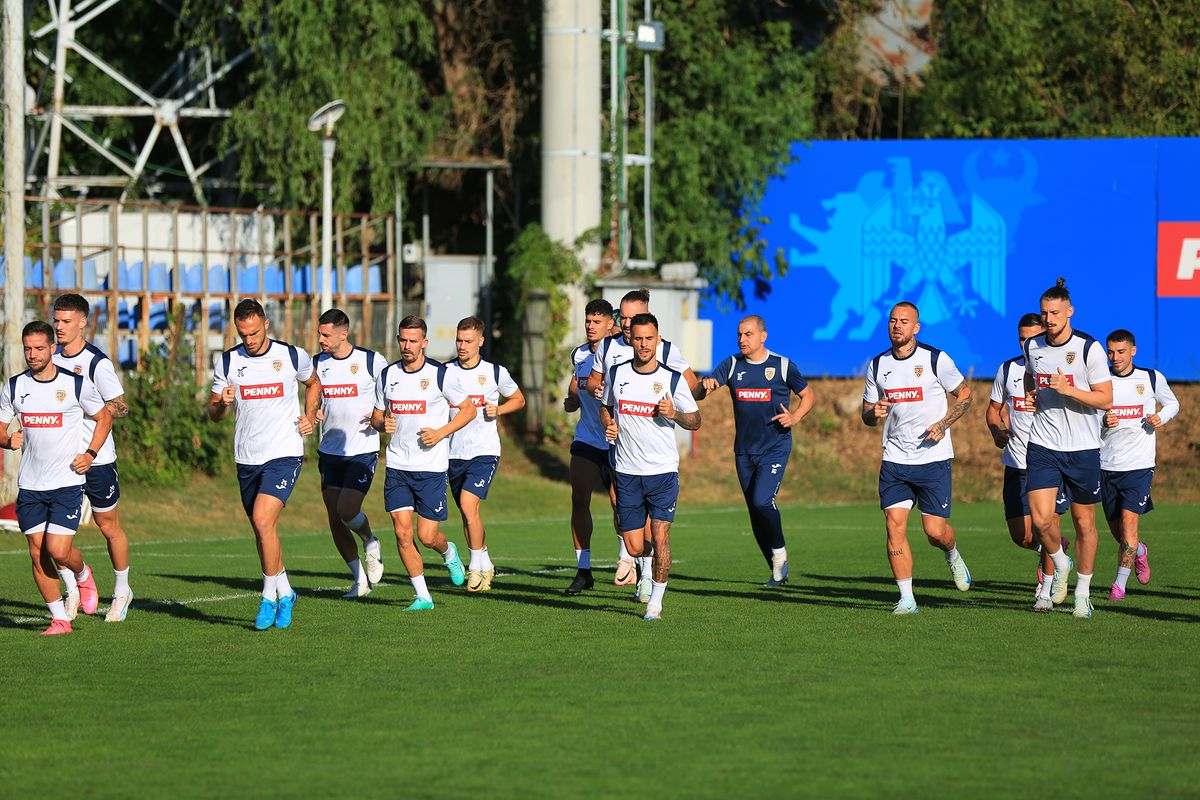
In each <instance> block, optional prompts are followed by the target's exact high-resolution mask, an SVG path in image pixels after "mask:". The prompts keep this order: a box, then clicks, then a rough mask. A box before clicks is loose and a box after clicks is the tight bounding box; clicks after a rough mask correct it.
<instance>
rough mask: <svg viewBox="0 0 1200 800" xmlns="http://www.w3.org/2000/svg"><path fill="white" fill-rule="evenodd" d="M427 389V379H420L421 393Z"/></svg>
mask: <svg viewBox="0 0 1200 800" xmlns="http://www.w3.org/2000/svg"><path fill="white" fill-rule="evenodd" d="M428 388H429V379H428V378H424V379H422V380H421V391H422V392H423V391H425V390H426V389H428Z"/></svg>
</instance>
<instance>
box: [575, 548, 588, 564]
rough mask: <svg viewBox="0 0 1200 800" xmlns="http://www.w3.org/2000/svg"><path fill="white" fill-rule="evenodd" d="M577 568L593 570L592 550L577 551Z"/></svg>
mask: <svg viewBox="0 0 1200 800" xmlns="http://www.w3.org/2000/svg"><path fill="white" fill-rule="evenodd" d="M575 566H576V568H578V569H591V568H592V551H591V550H590V549H589V550H576V551H575Z"/></svg>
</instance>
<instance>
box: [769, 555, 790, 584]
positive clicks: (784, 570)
mask: <svg viewBox="0 0 1200 800" xmlns="http://www.w3.org/2000/svg"><path fill="white" fill-rule="evenodd" d="M787 581H788V562H787V556H786V555H784V554H783V553H780V554H779V555H773V556H771V579H770V580H769V581H767V586H783V585H784V584H785V583H787Z"/></svg>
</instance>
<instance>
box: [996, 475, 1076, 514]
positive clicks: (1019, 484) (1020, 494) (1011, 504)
mask: <svg viewBox="0 0 1200 800" xmlns="http://www.w3.org/2000/svg"><path fill="white" fill-rule="evenodd" d="M1003 497H1004V518H1005V519H1020V518H1021V517H1028V516H1029V494H1028V493H1027V492H1026V491H1025V470H1023V469H1017V468H1016V467H1010V466H1008V465H1005V467H1004V489H1003ZM1070 510H1071V495H1070V494H1069V493H1068V492H1067V490H1066V489H1065V488H1062V487H1060V488H1059V490H1058V498H1057V499H1056V500H1055V503H1054V513H1055V514H1065V513H1067V512H1068V511H1070Z"/></svg>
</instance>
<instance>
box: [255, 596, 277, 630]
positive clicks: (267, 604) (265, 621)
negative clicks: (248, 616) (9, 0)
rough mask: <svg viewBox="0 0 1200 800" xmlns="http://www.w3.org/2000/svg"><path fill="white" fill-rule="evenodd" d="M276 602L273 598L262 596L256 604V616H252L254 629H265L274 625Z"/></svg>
mask: <svg viewBox="0 0 1200 800" xmlns="http://www.w3.org/2000/svg"><path fill="white" fill-rule="evenodd" d="M276 610H277V604H276V603H275V601H274V600H268V599H267V598H265V597H264V598H263V599H262V602H261V603H259V604H258V616H257V617H255V618H254V629H255V630H259V631H265V630H266V629H267V628H271V627H274V626H275V612H276Z"/></svg>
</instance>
